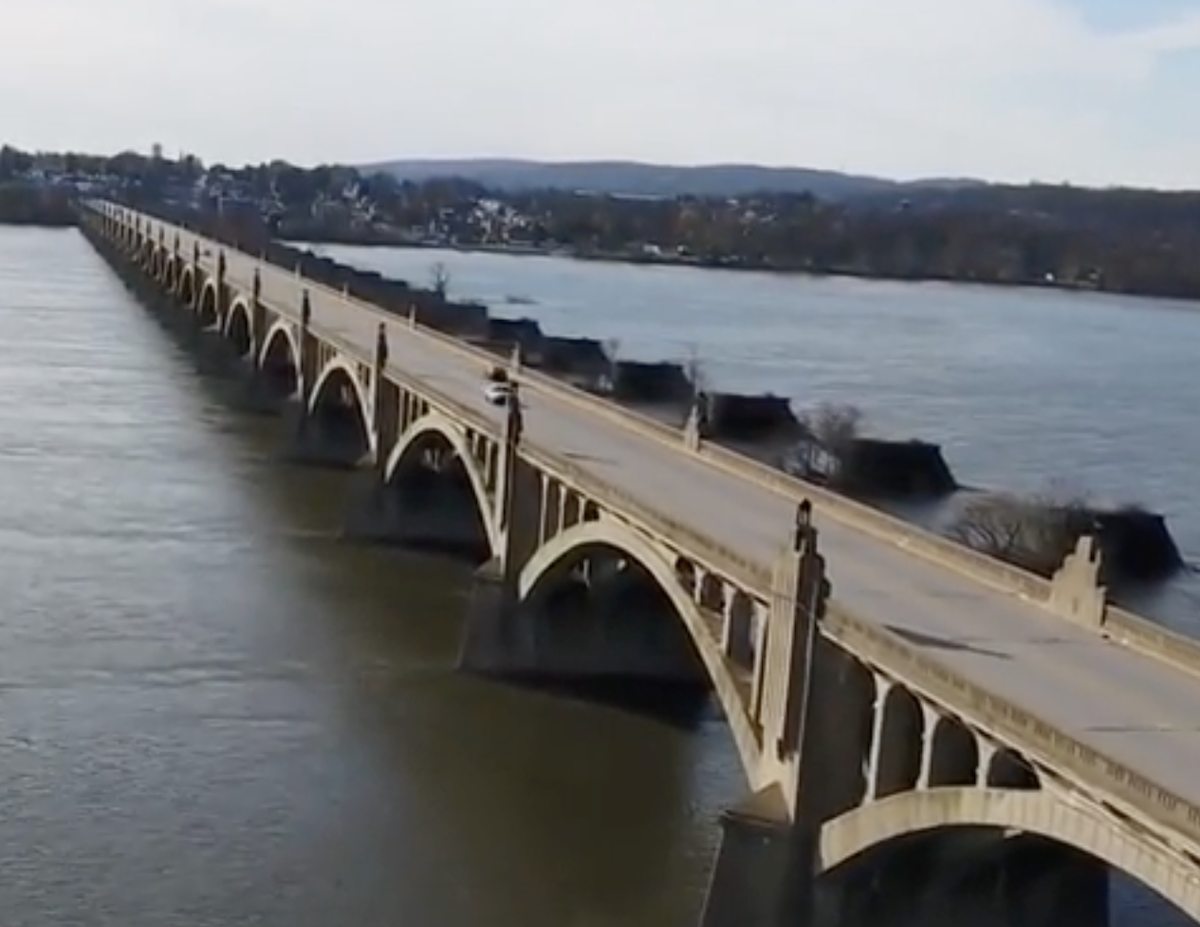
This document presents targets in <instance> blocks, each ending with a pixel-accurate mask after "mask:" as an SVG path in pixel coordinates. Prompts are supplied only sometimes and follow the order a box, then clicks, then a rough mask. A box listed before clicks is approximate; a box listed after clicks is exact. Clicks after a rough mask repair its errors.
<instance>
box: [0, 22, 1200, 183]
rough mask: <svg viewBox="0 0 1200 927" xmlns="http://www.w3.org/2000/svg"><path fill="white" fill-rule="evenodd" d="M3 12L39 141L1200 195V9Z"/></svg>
mask: <svg viewBox="0 0 1200 927" xmlns="http://www.w3.org/2000/svg"><path fill="white" fill-rule="evenodd" d="M18 4H19V6H18ZM0 9H3V10H4V11H5V12H7V13H8V16H9V18H10V21H12V22H17V23H19V24H20V28H19V29H10V30H6V31H5V32H4V34H3V35H2V36H0V126H3V127H4V132H5V135H6V136H7V140H8V141H9V142H10V143H11V144H14V145H18V146H20V147H23V148H29V149H42V150H67V149H69V150H79V151H97V152H103V151H114V152H115V151H118V150H122V149H127V148H136V149H138V150H148V149H149V148H150V146H151V145H152V144H153V143H155V142H158V143H161V144H162V145H163V147H164V149H165V151H166V152H168V153H172V154H174V153H175V152H178V151H181V150H182V151H189V152H194V153H196V154H198V155H199V156H200V157H202V158H204V159H205V161H207V162H210V163H211V162H216V161H221V162H226V163H239V164H240V163H247V162H261V161H264V160H270V159H273V158H283V159H286V160H289V161H292V162H294V163H299V164H314V163H320V162H326V163H333V162H336V163H344V164H369V163H375V162H380V161H392V160H419V159H430V158H432V159H463V158H488V159H494V158H518V159H523V160H535V161H612V160H616V161H636V162H643V163H652V164H665V165H678V166H699V165H712V164H751V165H761V166H768V167H770V166H787V167H801V168H810V169H817V170H832V171H842V172H847V173H853V174H865V175H870V176H876V177H885V178H894V179H898V180H909V179H917V178H926V177H972V178H979V179H982V180H990V181H999V182H1015V183H1027V182H1029V181H1032V180H1038V181H1043V182H1048V183H1060V182H1064V181H1066V182H1070V183H1073V184H1077V185H1081V186H1083V185H1086V186H1101V187H1106V186H1140V187H1157V188H1163V189H1171V188H1200V124H1197V123H1196V121H1195V120H1189V119H1188V118H1187V114H1188V113H1189V112H1190V105H1189V104H1190V98H1191V97H1192V96H1193V95H1194V93H1193V91H1194V89H1196V88H1198V87H1200V0H1139V2H1138V3H1136V4H1134V3H1130V2H1129V0H974V2H972V3H969V4H968V3H962V2H959V0H842V2H839V3H838V4H829V3H826V2H823V0H747V2H742V3H736V4H735V3H732V2H730V0H701V2H699V3H696V2H689V3H687V4H686V6H685V5H684V0H661V2H660V3H658V4H655V5H654V6H653V7H647V6H645V5H644V4H635V3H634V2H633V0H607V2H605V3H598V2H595V0H579V2H577V3H575V4H571V5H570V7H569V8H568V7H566V6H564V5H562V4H555V3H551V2H550V0H512V2H510V3H508V4H505V5H503V6H502V7H501V6H497V5H496V4H491V3H485V2H484V0H442V2H440V3H438V4H436V5H430V6H428V7H424V6H422V7H420V8H411V7H410V8H400V7H396V6H394V5H387V4H384V3H382V0H344V2H343V3H340V4H329V3H320V2H317V0H288V2H286V3H285V2H284V0H196V2H194V3H192V4H188V5H184V6H177V5H165V4H162V3H155V2H152V0H110V2H109V3H107V4H103V5H98V4H96V3H94V2H85V0H39V2H38V3H37V4H26V3H24V2H21V0H0ZM681 24H682V25H681ZM482 77H486V79H481V78H482Z"/></svg>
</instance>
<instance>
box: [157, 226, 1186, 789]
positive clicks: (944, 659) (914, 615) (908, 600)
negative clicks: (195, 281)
mask: <svg viewBox="0 0 1200 927" xmlns="http://www.w3.org/2000/svg"><path fill="white" fill-rule="evenodd" d="M181 239H182V243H185V245H186V246H182V245H181V250H182V251H184V253H188V252H190V250H191V239H192V236H190V235H182V234H181ZM201 241H202V242H205V244H206V246H207V247H208V248H210V249H211V248H215V247H216V246H215V245H212V244H211V243H208V242H207V241H206V240H204V239H201ZM226 254H227V269H226V279H227V281H228V282H230V283H232V284H235V285H236V286H238V287H239V288H241V289H243V290H249V288H250V282H251V279H252V276H253V271H254V267H255V266H256V265H257V264H258V263H259V262H257V261H256V260H254V259H252V258H250V257H248V256H246V255H244V254H241V253H238V252H233V251H228V250H227V251H226ZM203 263H204V265H205V266H206V268H207V269H209V270H210V271H211V270H212V260H211V257H206V259H205V260H204V261H203ZM261 266H262V275H261V281H262V290H261V298H262V300H263V302H264V303H267V304H270V305H272V307H273V308H275V309H276V310H278V311H281V312H282V313H283V314H284V315H286V316H288V317H292V318H295V317H297V316H298V314H299V306H300V299H301V291H302V290H303V289H305V288H307V289H308V290H309V297H310V305H311V308H312V325H313V329H314V331H315V332H316V333H318V334H320V333H322V332H326V333H329V334H331V335H333V336H335V337H337V338H339V339H340V340H343V341H345V342H347V343H349V344H351V345H355V346H357V347H358V349H359V352H360V354H361V357H362V359H364V360H366V359H367V358H369V357H370V356H371V352H372V350H373V346H374V342H375V335H376V331H377V327H378V324H379V322H380V320H381V316H380V315H378V314H375V313H371V312H368V311H366V310H363V309H356V308H355V307H354V305H353V304H350V303H347V302H346V301H344V300H343V299H342V298H341V297H340V296H339V295H337V294H335V293H334V292H332V291H330V290H328V289H326V288H323V287H320V286H317V285H315V284H312V283H311V282H310V281H306V280H304V279H302V278H300V277H297V276H295V275H294V274H289V273H287V272H286V271H283V270H280V269H278V268H275V267H272V266H270V265H266V264H263V265H261ZM383 318H386V316H383ZM385 324H386V326H387V332H388V342H389V349H390V356H389V364H388V366H389V369H391V370H394V371H395V372H397V373H403V374H404V375H405V376H407V377H410V378H412V379H415V380H417V381H426V382H429V383H430V384H431V386H434V387H435V389H436V391H437V392H440V393H443V394H444V395H446V397H447V398H449V399H451V400H452V401H454V402H456V403H458V404H460V405H462V406H464V407H466V408H468V409H470V410H472V411H473V412H475V413H476V414H478V415H480V416H482V417H485V418H487V419H488V420H489V421H491V422H493V423H494V424H495V425H496V426H497V428H498V427H499V425H500V420H501V417H502V414H503V413H502V412H501V411H500V410H498V409H496V408H495V407H493V406H491V405H489V404H488V403H487V402H486V401H485V400H484V398H483V395H482V384H481V375H482V373H483V372H484V370H485V368H486V366H487V365H486V364H485V362H484V361H482V360H479V361H474V360H473V359H471V358H470V357H469V356H467V355H465V354H460V353H458V352H455V351H452V350H450V349H446V348H442V349H441V350H438V346H437V345H436V344H435V343H433V342H431V341H430V340H429V339H427V338H424V337H421V336H420V335H418V334H415V333H414V332H413V331H412V330H411V329H410V328H409V326H408V325H407V323H406V322H405V321H403V320H397V321H394V322H393V321H388V322H386V323H385ZM496 362H497V363H502V361H500V360H497V361H496ZM522 397H523V400H524V402H523V405H524V408H525V425H526V434H527V435H528V437H529V439H530V441H531V442H532V443H533V444H534V445H536V446H540V447H545V448H547V449H548V450H552V451H555V452H557V453H559V454H562V455H563V456H567V457H569V458H574V459H575V462H576V463H577V464H578V465H579V466H580V467H581V468H582V469H585V470H586V471H588V472H590V473H592V474H594V475H595V476H596V477H597V478H599V479H600V480H602V481H603V482H606V483H608V484H610V485H612V486H614V487H615V488H617V489H619V490H621V491H622V492H624V493H626V494H628V495H629V496H631V497H632V498H634V499H637V500H638V501H639V502H641V503H642V504H644V505H645V506H646V507H647V508H649V509H651V510H653V511H658V512H660V513H661V514H662V515H664V516H666V517H668V518H670V519H672V520H674V521H676V522H678V523H680V524H684V525H689V526H691V527H693V528H695V529H696V530H697V532H698V533H699V534H700V535H702V536H705V537H709V538H711V539H713V540H715V541H719V542H720V543H721V544H722V545H723V546H725V547H728V548H731V549H733V550H735V551H737V552H739V553H740V554H742V555H743V556H745V557H746V558H747V559H750V560H753V561H755V562H757V563H759V564H762V565H763V566H764V567H768V566H769V565H770V564H771V563H772V561H773V560H774V558H775V556H776V555H777V553H778V551H779V549H780V548H781V546H782V545H783V544H784V543H785V541H786V539H787V538H788V536H789V533H790V531H791V527H792V518H793V514H794V510H793V499H792V497H791V496H789V495H787V494H785V493H784V492H782V491H779V490H774V489H771V488H768V487H766V486H763V485H762V484H759V483H757V482H755V481H751V480H742V479H739V478H737V477H736V476H734V475H732V474H730V473H727V472H725V471H722V470H720V469H719V468H717V467H715V466H713V465H712V464H710V463H707V462H705V461H703V460H701V459H700V458H697V457H695V456H693V455H690V454H687V453H685V452H684V450H683V448H682V444H681V446H680V448H679V450H674V449H672V448H670V447H668V446H666V445H665V444H663V443H662V442H660V441H657V440H655V439H653V438H651V437H648V436H645V435H642V434H639V433H637V432H635V431H633V430H631V429H628V428H623V427H621V426H620V425H619V424H617V423H615V422H612V421H609V420H607V419H603V418H600V417H589V416H587V415H586V413H581V411H580V409H579V408H578V407H576V406H574V405H572V404H570V403H569V402H568V401H566V400H563V399H559V398H556V397H555V396H554V395H553V394H552V393H549V392H546V391H542V390H537V389H534V390H527V391H525V392H523V393H522ZM815 521H816V524H817V526H818V528H819V529H820V531H821V549H822V551H823V553H824V554H825V556H826V559H827V562H828V569H829V576H830V580H831V582H832V584H833V590H834V592H833V596H834V600H835V601H836V602H837V603H839V604H840V605H842V606H844V607H846V608H848V609H849V610H850V611H851V613H853V614H855V615H857V616H859V618H861V619H869V620H871V621H874V622H876V623H878V624H881V625H883V626H884V627H886V628H888V629H889V630H891V631H893V632H894V633H897V634H899V635H900V636H901V637H902V638H903V639H904V640H905V642H906V644H908V645H909V646H910V647H912V648H914V649H915V650H917V651H918V652H920V653H922V654H924V655H925V656H927V657H929V658H931V659H933V660H935V661H936V662H938V663H941V664H942V665H944V666H946V667H947V668H948V669H949V670H951V671H953V672H956V673H958V674H960V675H962V676H964V677H965V678H967V679H970V680H972V681H973V682H975V683H976V684H977V685H979V686H981V687H982V688H984V689H987V690H988V691H991V692H993V693H995V694H996V695H998V696H1000V697H1001V698H1004V699H1006V700H1008V701H1010V702H1012V703H1013V704H1015V705H1017V706H1020V707H1021V708H1024V709H1025V710H1027V711H1028V712H1029V713H1030V714H1032V715H1034V716H1038V717H1041V718H1043V719H1044V720H1045V721H1046V722H1047V723H1049V724H1051V725H1053V726H1055V727H1057V728H1059V729H1060V730H1062V731H1063V732H1064V733H1066V734H1068V735H1070V736H1072V737H1074V738H1076V739H1077V740H1079V741H1081V742H1084V743H1087V744H1089V745H1090V746H1092V747H1093V748H1095V749H1096V750H1098V751H1100V752H1102V753H1104V754H1106V755H1108V756H1110V757H1111V758H1112V759H1114V760H1116V761H1118V762H1120V763H1122V764H1124V765H1125V766H1127V767H1128V768H1130V769H1131V770H1134V771H1136V772H1138V773H1139V774H1141V775H1143V776H1145V777H1146V778H1147V779H1149V780H1151V781H1153V782H1155V783H1157V784H1159V785H1161V786H1162V787H1164V788H1167V789H1170V790H1171V791H1173V792H1175V793H1176V794H1177V795H1179V796H1180V797H1182V798H1186V799H1188V800H1191V801H1193V802H1197V803H1200V776H1197V775H1196V771H1197V770H1200V732H1198V731H1197V730H1196V727H1197V726H1198V725H1200V681H1198V680H1197V678H1196V677H1195V676H1194V675H1193V674H1191V673H1188V672H1186V671H1184V670H1182V669H1179V668H1176V667H1174V666H1172V665H1170V664H1167V663H1164V662H1162V661H1160V660H1156V659H1154V658H1152V657H1150V656H1146V655H1144V654H1142V653H1140V652H1138V651H1136V650H1132V649H1130V648H1127V647H1124V646H1121V645H1120V644H1117V643H1113V642H1110V641H1107V640H1105V639H1103V638H1101V637H1100V636H1099V635H1097V634H1095V633H1094V632H1091V631H1089V630H1087V629H1084V628H1081V627H1079V626H1077V625H1074V624H1072V623H1070V622H1069V621H1068V620H1066V619H1065V618H1061V617H1059V616H1057V615H1055V614H1053V613H1051V612H1049V611H1047V610H1046V609H1044V608H1042V607H1040V606H1038V605H1037V604H1034V603H1032V602H1029V601H1027V600H1024V599H1021V598H1020V597H1018V596H1017V595H1015V594H1006V593H1004V592H1001V591H999V590H997V589H995V588H993V587H991V586H987V585H985V584H984V583H982V582H977V581H975V580H973V579H971V578H970V577H967V576H965V575H963V574H962V573H959V572H956V571H952V570H947V569H942V568H939V567H938V566H937V565H936V564H934V563H932V562H930V561H928V560H925V559H923V558H921V557H920V556H918V555H916V554H912V553H908V552H906V551H904V550H903V549H902V548H900V547H897V546H894V545H889V544H887V543H885V542H882V541H880V540H878V539H877V538H874V537H871V536H870V535H867V534H866V533H864V532H860V531H858V530H856V529H854V528H851V527H848V526H846V525H845V524H844V523H842V522H839V521H837V520H835V519H832V518H828V517H823V516H822V513H821V511H820V509H819V508H818V510H817V511H816V515H815ZM762 591H765V590H760V592H762ZM950 707H953V706H950Z"/></svg>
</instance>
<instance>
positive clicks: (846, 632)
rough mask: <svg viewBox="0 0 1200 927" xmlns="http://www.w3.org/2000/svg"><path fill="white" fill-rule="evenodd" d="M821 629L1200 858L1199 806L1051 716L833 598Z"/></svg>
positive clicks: (858, 654) (918, 690)
mask: <svg viewBox="0 0 1200 927" xmlns="http://www.w3.org/2000/svg"><path fill="white" fill-rule="evenodd" d="M824 629H825V632H826V633H827V634H828V636H829V637H830V638H831V639H832V640H834V641H835V642H836V643H837V644H838V645H839V646H841V647H843V648H844V649H846V650H847V651H848V652H850V653H852V654H854V655H855V656H857V657H858V658H859V659H862V660H865V661H866V662H867V663H868V664H874V665H876V666H878V667H880V668H881V669H884V670H886V671H888V672H891V673H895V674H896V675H897V676H898V677H899V679H900V681H901V682H904V683H905V684H906V685H909V686H911V687H912V688H913V689H914V691H916V692H918V693H921V694H923V695H924V696H926V697H927V698H929V699H931V700H933V701H934V702H937V703H940V704H942V705H944V706H945V707H946V708H948V709H950V710H953V711H955V712H961V713H962V714H963V716H964V717H965V718H966V719H968V720H970V721H973V722H974V723H975V724H977V725H978V726H979V727H980V729H981V730H985V731H988V732H989V733H991V734H993V735H995V736H996V737H997V738H998V739H999V740H1000V741H1002V742H1004V743H1006V744H1008V745H1010V746H1012V747H1013V748H1014V749H1016V750H1019V751H1020V752H1021V753H1023V754H1025V755H1026V756H1028V757H1029V758H1030V759H1032V760H1034V761H1035V762H1037V763H1039V764H1041V765H1043V766H1045V767H1046V768H1048V769H1050V770H1053V771H1054V772H1056V773H1059V774H1061V775H1062V776H1063V778H1065V779H1067V780H1068V781H1073V782H1074V783H1075V785H1076V786H1077V787H1078V786H1082V787H1084V789H1086V790H1088V791H1090V792H1092V793H1093V795H1094V796H1095V797H1098V798H1101V799H1103V800H1109V799H1111V800H1112V803H1113V804H1114V806H1116V807H1118V808H1119V810H1124V811H1125V812H1126V813H1128V812H1134V813H1136V814H1138V815H1140V816H1142V817H1143V818H1144V820H1145V821H1147V822H1151V823H1152V824H1154V825H1156V827H1157V828H1158V829H1161V830H1163V831H1164V832H1165V834H1166V835H1167V836H1168V838H1172V837H1173V838H1175V839H1171V840H1170V841H1169V842H1171V843H1173V844H1175V845H1176V846H1178V845H1179V840H1178V838H1180V837H1182V838H1184V840H1185V841H1186V843H1187V846H1186V847H1180V848H1181V849H1185V850H1186V851H1187V852H1188V853H1189V854H1190V855H1191V857H1192V859H1193V861H1200V807H1198V806H1197V805H1195V804H1194V803H1192V802H1189V801H1188V800H1186V799H1184V798H1182V797H1181V796H1179V795H1177V794H1176V793H1174V792H1172V791H1171V790H1170V789H1167V788H1164V787H1163V786H1161V785H1158V784H1157V783H1155V782H1152V781H1151V780H1149V779H1147V778H1146V777H1145V776H1143V775H1142V774H1141V773H1138V772H1137V771H1135V770H1133V769H1131V768H1130V767H1128V766H1126V765H1124V764H1123V763H1120V762H1118V761H1116V760H1114V759H1112V758H1111V757H1110V756H1108V755H1106V754H1105V753H1103V752H1101V751H1099V750H1096V749H1094V748H1092V747H1090V746H1088V745H1087V744H1085V743H1083V742H1082V741H1080V740H1078V739H1077V738H1075V737H1072V736H1071V735H1070V734H1067V733H1066V732H1064V731H1062V730H1060V729H1058V728H1056V727H1054V726H1053V725H1051V724H1048V723H1047V722H1046V721H1044V720H1043V719H1041V718H1040V717H1038V716H1037V715H1036V714H1034V713H1032V712H1029V711H1026V710H1025V709H1023V708H1021V707H1020V706H1018V705H1015V704H1013V703H1012V702H1010V701H1008V700H1007V699H1003V698H1000V697H999V696H997V695H994V694H993V693H991V692H988V691H986V690H985V689H983V688H981V687H980V686H978V685H976V684H975V683H973V682H971V681H970V680H968V679H966V678H965V677H963V676H961V675H959V674H957V673H954V672H952V671H950V670H949V669H947V668H946V667H945V666H944V665H943V664H941V663H939V662H938V661H937V660H935V659H932V658H930V657H928V656H926V655H924V654H923V653H920V652H918V651H917V650H916V649H914V648H913V647H910V646H908V645H907V644H905V643H904V642H903V641H902V640H901V639H900V638H898V637H897V636H896V635H894V634H891V633H889V632H888V631H886V630H884V629H882V628H879V627H877V626H875V625H873V624H871V623H869V622H865V621H862V620H860V619H858V618H857V617H855V616H852V615H851V614H849V612H847V611H846V610H845V609H843V608H842V607H840V606H838V605H836V604H835V605H833V606H832V607H831V608H830V611H829V614H828V616H827V618H826V622H825V628H824Z"/></svg>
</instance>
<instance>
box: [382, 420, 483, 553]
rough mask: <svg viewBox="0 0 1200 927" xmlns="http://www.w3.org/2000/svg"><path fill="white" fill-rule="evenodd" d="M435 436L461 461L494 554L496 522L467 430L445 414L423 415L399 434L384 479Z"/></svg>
mask: <svg viewBox="0 0 1200 927" xmlns="http://www.w3.org/2000/svg"><path fill="white" fill-rule="evenodd" d="M435 436H436V438H437V439H438V440H442V441H445V442H446V444H447V445H449V446H450V448H452V449H453V451H454V453H455V454H456V455H457V456H458V459H459V460H461V461H462V464H463V469H464V470H466V473H467V479H468V480H470V483H471V490H472V492H474V494H475V502H476V505H478V507H479V514H480V517H481V518H482V520H483V527H484V530H485V531H486V532H487V537H488V546H489V547H490V548H491V551H492V553H493V554H495V553H497V552H498V551H499V550H500V543H501V539H500V528H499V526H498V525H497V524H496V518H495V515H494V512H493V509H492V505H491V497H490V496H489V495H488V491H487V481H486V480H485V479H484V475H483V470H482V468H481V467H480V465H479V462H478V461H477V460H476V459H475V457H474V455H472V453H471V448H470V445H469V444H468V443H467V436H466V434H465V433H464V432H463V430H462V429H461V428H459V427H458V426H456V425H455V424H454V422H452V421H451V420H450V419H448V418H446V417H445V416H444V415H442V414H440V413H438V412H431V413H429V414H428V415H424V416H422V417H421V418H420V419H418V420H417V421H416V423H415V424H414V425H413V426H412V427H411V428H409V429H408V430H407V431H406V432H405V433H404V434H403V435H402V436H401V438H400V440H399V441H397V442H396V445H395V447H393V448H392V450H391V453H389V454H388V459H387V466H386V467H385V469H384V479H385V481H386V482H388V483H391V482H392V479H393V477H395V475H396V474H397V472H398V471H399V470H400V467H401V466H402V465H403V463H404V461H405V459H406V458H407V457H408V455H409V454H411V453H413V452H415V451H418V450H420V449H421V448H422V447H424V446H426V443H427V442H428V441H429V440H430V438H432V437H435Z"/></svg>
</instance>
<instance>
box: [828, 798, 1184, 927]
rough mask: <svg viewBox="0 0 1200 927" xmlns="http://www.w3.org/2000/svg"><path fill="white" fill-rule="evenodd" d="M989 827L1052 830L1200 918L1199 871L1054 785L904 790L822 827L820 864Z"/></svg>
mask: <svg viewBox="0 0 1200 927" xmlns="http://www.w3.org/2000/svg"><path fill="white" fill-rule="evenodd" d="M960 827H987V828H996V829H998V830H1015V831H1019V832H1024V833H1028V834H1035V835H1038V836H1041V837H1045V838H1048V839H1050V840H1053V841H1055V842H1057V843H1061V844H1064V845H1067V846H1071V847H1074V848H1075V849H1078V850H1081V851H1083V852H1084V853H1087V854H1088V855H1090V856H1092V857H1094V858H1096V859H1099V860H1103V861H1104V862H1105V863H1107V864H1108V865H1109V866H1111V867H1112V868H1113V869H1116V870H1119V871H1121V872H1124V873H1126V874H1127V875H1129V876H1132V877H1133V878H1135V879H1137V880H1138V881H1139V882H1141V883H1142V884H1143V885H1145V886H1147V887H1148V888H1150V889H1152V890H1153V891H1155V892H1157V893H1158V894H1159V895H1161V896H1162V897H1163V898H1164V899H1166V900H1167V901H1169V902H1171V903H1172V904H1174V905H1176V906H1177V907H1179V908H1180V909H1181V910H1182V911H1184V912H1185V913H1187V914H1190V915H1191V916H1192V917H1194V918H1198V919H1200V877H1198V876H1197V875H1196V874H1195V872H1194V871H1193V867H1192V866H1191V865H1190V864H1189V863H1188V862H1186V861H1185V860H1183V859H1182V858H1181V857H1178V856H1176V855H1175V854H1174V853H1173V852H1171V851H1170V850H1169V849H1168V848H1167V847H1165V846H1164V845H1163V844H1161V843H1160V842H1159V841H1157V840H1154V839H1151V838H1148V837H1147V835H1145V834H1143V833H1141V832H1139V831H1136V830H1134V829H1133V828H1132V827H1130V826H1129V825H1128V824H1127V823H1125V822H1124V821H1119V820H1117V819H1114V818H1113V817H1111V816H1108V815H1105V814H1102V813H1101V812H1100V811H1099V810H1095V809H1091V808H1088V807H1087V806H1085V805H1083V804H1081V803H1078V802H1068V801H1065V800H1063V799H1062V798H1061V797H1059V796H1058V795H1057V794H1056V793H1054V792H1052V791H1049V790H1042V791H1036V792H1035V791H1010V790H1007V789H979V788H947V789H929V790H924V791H916V792H905V793H903V794H899V795H893V796H891V797H889V798H885V799H882V800H880V801H877V802H872V803H870V804H867V805H863V806H862V807H860V808H857V809H855V810H854V811H849V812H847V813H845V814H843V815H841V816H839V817H837V818H835V819H834V820H832V821H829V822H828V823H826V824H825V826H824V827H823V828H822V829H821V839H820V852H819V860H818V872H828V871H830V870H833V869H836V868H837V867H838V866H840V865H842V864H843V863H847V862H849V861H851V860H853V859H855V858H856V857H858V856H860V855H861V854H863V853H866V852H868V851H870V850H872V849H875V848H877V847H882V846H883V845H885V844H887V843H888V842H890V841H892V840H897V839H901V838H904V837H907V836H915V835H918V834H922V833H931V832H933V831H937V830H941V829H946V828H960Z"/></svg>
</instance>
